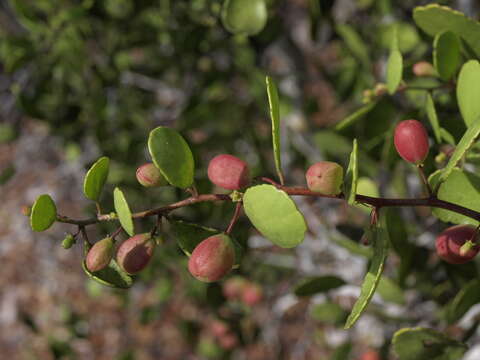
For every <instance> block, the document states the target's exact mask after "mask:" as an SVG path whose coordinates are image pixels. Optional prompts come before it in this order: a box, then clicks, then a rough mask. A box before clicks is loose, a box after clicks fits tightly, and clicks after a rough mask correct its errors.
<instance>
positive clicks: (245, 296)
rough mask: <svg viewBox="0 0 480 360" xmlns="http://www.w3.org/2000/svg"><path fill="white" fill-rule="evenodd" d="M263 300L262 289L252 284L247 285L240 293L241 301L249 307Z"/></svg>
mask: <svg viewBox="0 0 480 360" xmlns="http://www.w3.org/2000/svg"><path fill="white" fill-rule="evenodd" d="M262 299H263V291H262V288H261V287H260V286H259V285H257V284H253V283H249V284H247V285H246V286H245V288H244V289H243V293H242V301H243V302H244V303H245V304H246V305H249V306H254V305H256V304H258V303H259V302H260V301H262Z"/></svg>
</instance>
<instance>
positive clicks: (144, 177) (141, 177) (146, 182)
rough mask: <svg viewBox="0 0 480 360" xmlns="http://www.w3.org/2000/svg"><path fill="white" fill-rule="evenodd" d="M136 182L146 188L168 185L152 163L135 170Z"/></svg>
mask: <svg viewBox="0 0 480 360" xmlns="http://www.w3.org/2000/svg"><path fill="white" fill-rule="evenodd" d="M136 175H137V180H138V182H139V183H140V184H142V185H143V186H146V187H156V186H165V185H168V182H167V180H166V179H165V178H164V177H163V175H162V174H161V173H160V170H158V169H157V167H156V166H155V165H154V164H153V163H146V164H143V165H142V166H140V167H139V168H138V169H137V173H136Z"/></svg>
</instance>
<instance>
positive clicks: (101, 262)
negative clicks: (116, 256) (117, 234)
mask: <svg viewBox="0 0 480 360" xmlns="http://www.w3.org/2000/svg"><path fill="white" fill-rule="evenodd" d="M112 257H113V239H112V238H111V237H106V238H104V239H102V240H100V241H98V242H96V243H95V244H94V245H93V246H92V247H91V248H90V250H89V251H88V254H87V257H86V259H85V265H86V266H87V269H88V270H89V271H91V272H95V271H99V270H102V269H103V268H105V267H107V266H108V264H110V260H112Z"/></svg>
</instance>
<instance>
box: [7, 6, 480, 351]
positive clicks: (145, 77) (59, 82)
mask: <svg viewBox="0 0 480 360" xmlns="http://www.w3.org/2000/svg"><path fill="white" fill-rule="evenodd" d="M249 2H251V0H248V1H245V4H247V3H249ZM265 2H266V6H267V9H268V20H267V23H266V25H265V27H264V28H263V29H262V30H261V31H260V32H258V33H257V34H255V35H252V36H246V35H245V34H232V33H230V32H229V31H227V29H226V28H225V26H224V24H222V21H221V11H222V6H223V0H190V1H186V0H177V1H172V0H137V1H134V0H104V1H97V0H83V1H82V0H64V1H53V0H35V1H31V0H30V1H29V0H10V1H6V0H3V1H0V200H1V203H2V204H1V206H0V263H1V269H2V276H1V277H0V354H1V355H0V357H1V358H4V359H42V360H49V359H118V360H130V359H131V360H144V359H145V360H146V359H165V360H174V359H249V360H256V359H332V360H343V359H345V360H346V359H361V360H377V359H393V357H392V354H391V350H390V348H389V345H390V341H391V337H392V334H393V333H394V332H395V331H396V330H398V329H399V328H401V327H404V326H417V325H422V326H431V327H436V326H440V328H441V329H442V330H445V329H446V330H445V331H447V333H449V334H450V335H452V336H454V335H456V336H457V337H460V338H463V337H464V336H465V339H466V340H468V341H469V343H470V344H475V342H476V341H477V340H478V339H479V337H478V335H477V334H476V327H474V328H473V327H472V324H471V319H470V318H466V319H463V322H460V323H458V324H457V325H455V326H449V327H445V326H443V325H442V324H443V323H442V320H439V318H438V312H439V309H440V308H441V306H442V304H445V303H446V302H447V301H448V300H449V299H451V296H452V294H455V291H456V289H457V288H455V286H452V285H451V282H450V281H449V280H447V279H448V276H453V277H455V279H457V280H458V279H459V280H458V281H459V282H460V283H461V281H462V279H464V278H468V276H471V274H472V272H473V271H475V270H474V269H472V268H471V267H468V266H466V267H456V268H455V269H450V268H448V267H445V265H440V264H439V262H438V260H435V259H433V260H432V258H431V253H432V249H433V244H434V241H433V239H434V236H435V234H436V233H438V232H439V229H440V227H441V224H438V222H437V221H436V220H435V219H434V218H432V217H431V215H430V213H429V211H428V209H422V208H417V209H406V211H404V212H403V211H402V212H398V214H392V219H394V220H392V221H393V223H395V224H396V225H395V226H396V228H395V234H396V235H394V236H396V238H397V239H398V241H399V243H400V244H401V245H400V246H399V247H396V248H395V246H394V250H395V251H396V252H397V253H400V254H403V255H402V260H400V258H399V257H398V256H397V255H396V253H395V252H392V256H390V258H389V260H388V264H387V268H386V271H385V279H386V280H385V281H384V282H383V283H384V284H383V286H381V287H380V290H379V294H377V295H375V297H374V300H373V303H372V304H371V305H370V307H369V311H368V312H367V313H366V314H365V315H364V316H363V317H362V318H361V319H360V321H359V322H358V324H357V325H356V326H355V327H354V328H353V329H352V330H349V331H345V330H342V329H343V323H344V320H345V318H346V316H347V315H348V311H349V310H350V309H351V306H352V305H353V303H354V301H355V299H356V297H357V296H358V294H359V285H360V284H361V280H362V278H363V274H364V271H365V269H366V266H367V264H368V257H369V254H370V252H369V248H368V247H366V246H363V245H362V244H360V238H361V236H362V232H363V228H364V226H365V225H366V224H367V223H368V210H366V209H363V208H348V207H346V206H345V205H344V204H343V203H341V202H336V201H331V200H327V199H322V200H313V199H307V198H296V199H295V201H296V202H297V205H298V207H299V209H300V210H301V211H302V212H303V213H304V215H305V218H306V220H307V223H308V225H309V232H308V233H307V237H306V239H305V241H304V243H302V244H301V245H300V246H298V247H296V248H295V249H289V250H286V249H280V248H277V247H274V246H273V245H271V243H269V242H268V241H266V240H265V239H264V238H262V237H261V236H260V235H259V234H258V233H257V232H255V231H254V229H253V228H252V227H251V226H250V224H249V222H248V220H247V219H246V218H245V217H242V218H241V220H240V222H239V224H238V225H237V227H236V228H235V231H234V233H233V235H234V236H235V237H236V238H237V239H238V240H239V242H240V243H241V244H242V245H243V246H244V249H245V256H244V258H243V260H242V263H241V266H240V268H239V269H238V270H235V271H234V272H232V274H231V275H229V277H227V279H225V280H224V281H222V282H219V283H214V284H210V285H208V284H204V283H200V282H199V281H196V280H195V279H193V278H192V277H191V276H190V274H189V273H188V271H187V266H186V264H187V258H186V256H185V255H183V253H182V252H181V251H180V250H179V248H178V246H177V244H176V242H175V239H174V238H173V236H172V235H169V234H168V233H167V234H166V240H167V241H166V242H165V244H164V245H162V246H161V247H160V248H158V249H157V251H156V254H155V258H154V260H153V262H152V264H151V265H150V266H149V267H148V268H147V270H146V271H144V272H143V273H142V274H140V275H139V276H138V278H137V281H136V283H135V285H134V286H133V287H132V288H131V289H130V290H128V291H124V290H115V289H110V288H107V287H103V286H102V285H100V284H98V283H96V282H94V281H92V280H90V279H88V278H87V277H86V275H85V274H84V273H83V271H82V269H81V266H80V264H81V261H82V256H83V254H82V247H81V244H80V243H79V244H76V245H75V246H74V247H73V248H71V249H69V250H65V249H63V248H62V247H61V245H60V243H61V241H62V239H63V238H64V236H65V234H66V232H68V231H74V227H72V226H68V225H63V224H56V225H55V226H54V227H52V228H51V229H50V230H48V231H47V232H45V233H33V232H32V231H31V229H30V227H29V224H28V218H26V217H24V216H22V215H21V213H20V208H21V206H22V205H25V204H31V203H32V202H33V201H34V200H35V198H36V197H37V196H38V195H39V194H42V193H48V194H51V196H52V197H53V199H54V200H55V202H56V203H57V207H58V210H59V213H60V214H62V215H67V216H70V217H73V218H77V219H78V218H86V217H89V216H92V215H93V214H95V206H94V204H93V203H92V202H91V201H88V200H87V199H85V198H84V197H83V194H82V183H83V177H84V175H85V172H86V170H87V169H88V167H89V166H90V165H91V164H92V163H93V162H94V161H95V160H96V159H97V158H98V157H100V156H108V157H110V159H111V170H110V175H109V178H108V186H107V189H106V190H107V191H104V194H103V197H102V205H103V208H104V209H107V210H106V211H110V210H111V209H113V206H112V196H111V192H112V189H113V188H114V186H121V187H122V189H124V191H125V192H126V195H127V198H128V199H129V202H130V204H131V207H132V209H133V211H140V210H144V209H149V208H152V207H157V206H160V205H162V204H168V203H171V202H174V201H176V200H178V199H181V198H184V197H186V196H187V194H185V193H184V192H182V191H181V190H178V189H173V188H160V189H148V190H145V189H143V188H141V186H140V185H139V184H138V183H137V182H136V179H135V169H136V168H137V167H138V166H139V165H141V164H142V163H144V162H146V161H149V155H148V151H147V146H146V141H147V137H148V133H149V131H150V130H151V129H153V128H154V127H156V126H159V125H164V126H171V127H173V128H175V129H176V130H178V131H179V132H180V133H181V134H182V135H183V136H184V137H185V138H186V139H187V141H188V143H189V144H190V146H191V147H192V150H193V152H194V156H195V161H196V182H197V185H198V188H199V190H200V192H202V193H207V192H221V190H220V189H215V188H213V186H212V184H211V183H210V182H209V181H208V179H207V177H206V165H207V164H208V161H209V160H210V159H211V158H212V157H213V156H215V155H216V154H219V153H231V154H234V155H236V156H238V157H240V158H243V159H244V160H246V161H247V162H248V163H249V165H250V166H251V169H252V173H253V175H254V176H259V175H264V176H270V177H273V178H274V177H275V175H274V174H275V171H274V163H273V156H272V150H271V133H270V131H271V130H270V120H269V114H268V101H267V95H266V89H265V75H266V74H269V75H271V76H272V77H273V78H274V79H275V81H276V83H277V85H278V87H279V93H280V100H281V117H282V161H283V165H284V173H285V174H286V182H287V184H292V185H302V186H303V185H304V184H305V179H304V170H305V169H306V168H307V167H308V164H311V163H313V162H315V161H318V160H322V159H328V160H332V161H338V162H339V163H341V164H342V165H344V166H346V164H347V162H348V156H349V152H350V150H351V141H352V139H353V138H354V137H356V138H357V139H358V141H359V145H360V146H359V147H360V160H361V161H360V176H361V177H362V180H361V189H362V192H363V193H364V194H372V195H375V194H382V195H391V196H416V195H419V194H420V193H421V191H422V188H421V186H420V184H419V182H418V179H417V178H416V176H415V173H414V172H413V171H412V169H411V168H410V167H408V165H406V164H404V163H402V162H400V161H398V160H399V158H398V156H397V155H396V154H395V153H394V152H393V151H392V142H391V140H390V139H391V133H392V125H394V124H395V122H396V121H398V120H400V119H405V118H409V117H415V118H422V117H423V118H424V114H423V112H422V109H421V108H422V106H423V105H422V104H423V101H424V98H423V96H424V94H423V93H422V92H419V93H418V94H417V93H414V92H411V93H409V95H408V96H407V95H403V96H395V97H384V98H382V100H381V101H379V102H378V103H377V104H376V105H375V108H374V109H373V110H372V111H371V112H370V113H369V114H368V117H367V118H365V119H364V120H362V121H358V122H356V123H355V125H354V126H351V127H348V128H346V129H345V130H342V131H335V130H334V126H335V125H336V124H337V123H339V122H340V121H341V120H342V119H344V118H345V117H346V116H347V115H348V114H350V113H352V112H353V111H354V110H356V109H357V108H359V107H360V106H362V102H365V101H368V99H365V97H368V92H367V93H365V90H368V89H373V88H374V86H375V84H377V83H379V82H384V81H385V62H386V59H387V57H388V53H389V49H390V45H391V41H392V40H391V39H392V34H393V28H394V27H395V26H397V28H398V29H400V31H399V34H400V38H399V41H400V43H399V44H400V49H401V51H402V53H403V55H404V59H405V60H404V61H405V74H406V75H405V77H412V70H411V66H412V65H413V64H414V63H415V62H417V61H420V60H427V61H431V41H432V39H431V38H429V37H427V36H426V35H425V34H424V33H422V32H421V31H420V30H419V29H418V28H417V27H416V26H415V24H414V22H413V20H412V11H413V8H414V7H415V6H418V5H424V4H426V3H429V2H428V1H410V0H404V1H394V0H322V1H320V0H266V1H265ZM439 3H441V4H444V5H448V6H450V7H452V8H455V9H458V10H461V11H463V12H465V13H466V14H468V15H470V16H473V17H474V18H478V17H477V16H476V15H477V14H478V11H479V4H478V3H477V2H475V1H471V0H458V1H447V0H445V1H439ZM245 6H246V5H245ZM453 101H454V99H453ZM451 102H452V99H451V95H450V94H445V96H444V99H443V102H442V109H441V110H442V111H444V112H446V113H448V114H449V116H450V118H451V119H452V121H450V122H449V121H448V120H446V123H445V127H446V128H447V129H448V130H449V131H450V133H451V134H452V135H453V136H454V137H455V138H456V139H458V138H459V136H461V134H462V133H463V131H464V128H462V127H461V126H463V125H460V126H459V125H458V124H462V123H461V122H459V121H454V120H455V119H456V118H458V117H459V114H458V113H457V112H456V111H450V113H449V109H450V108H451ZM432 154H433V155H431V156H430V157H431V158H429V162H428V163H427V169H428V170H430V171H431V170H432V169H434V167H435V162H434V160H433V157H434V155H435V154H434V152H433V151H432ZM377 184H378V186H377ZM174 214H175V216H176V217H178V218H179V219H183V220H186V221H190V222H195V223H198V224H202V225H206V226H210V227H214V228H218V229H224V228H225V227H226V225H227V224H228V222H229V219H230V217H231V216H232V214H233V207H232V205H231V204H201V205H196V206H191V207H188V208H183V209H180V210H178V211H176V212H175V213H174ZM112 226H113V225H111V224H106V225H102V226H99V227H98V228H93V227H91V228H89V229H88V230H89V236H90V238H91V239H100V238H102V237H104V236H105V234H107V233H109V232H111V231H112V230H113V229H114V228H112ZM137 226H138V229H143V230H144V231H148V230H149V229H150V228H151V226H152V222H151V221H150V220H145V221H143V222H139V223H138V225H137ZM405 259H406V260H405ZM452 274H453V275H452ZM319 275H322V276H324V275H332V276H335V277H336V278H339V279H342V280H343V281H345V283H346V285H343V286H340V287H337V288H336V289H333V290H331V291H323V292H322V291H320V292H319V293H318V294H315V295H314V296H306V297H304V296H298V295H299V293H298V291H297V294H296V293H295V289H296V286H297V285H298V284H299V283H301V282H302V281H303V280H304V279H305V278H307V277H311V276H319ZM462 276H463V278H462ZM238 284H242V286H243V287H242V288H243V289H244V290H243V293H242V294H241V295H238V296H234V295H231V293H229V289H231V288H232V287H233V288H234V287H235V286H237V285H238ZM246 288H247V289H249V290H248V291H247V294H245V291H246V290H245V289H246ZM469 321H470V322H469ZM477 325H478V322H477ZM468 331H470V333H469V332H468ZM459 334H460V335H459ZM467 335H468V337H467ZM477 350H478V349H477ZM474 351H475V348H473V350H471V351H470V353H469V354H470V355H469V356H470V358H471V359H474V358H477V359H478V357H475V356H479V355H478V352H477V355H475V353H474Z"/></svg>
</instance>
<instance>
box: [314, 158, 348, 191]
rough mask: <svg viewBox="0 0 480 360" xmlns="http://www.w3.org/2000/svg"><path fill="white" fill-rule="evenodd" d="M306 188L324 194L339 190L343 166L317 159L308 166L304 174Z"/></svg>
mask: <svg viewBox="0 0 480 360" xmlns="http://www.w3.org/2000/svg"><path fill="white" fill-rule="evenodd" d="M305 177H306V179H307V185H308V188H309V189H310V190H311V191H315V192H318V193H320V194H324V195H337V194H339V193H340V192H341V186H342V182H343V168H342V167H341V166H340V165H339V164H337V163H335V162H331V161H319V162H317V163H315V164H313V165H312V166H310V167H309V168H308V170H307V172H306V174H305Z"/></svg>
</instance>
